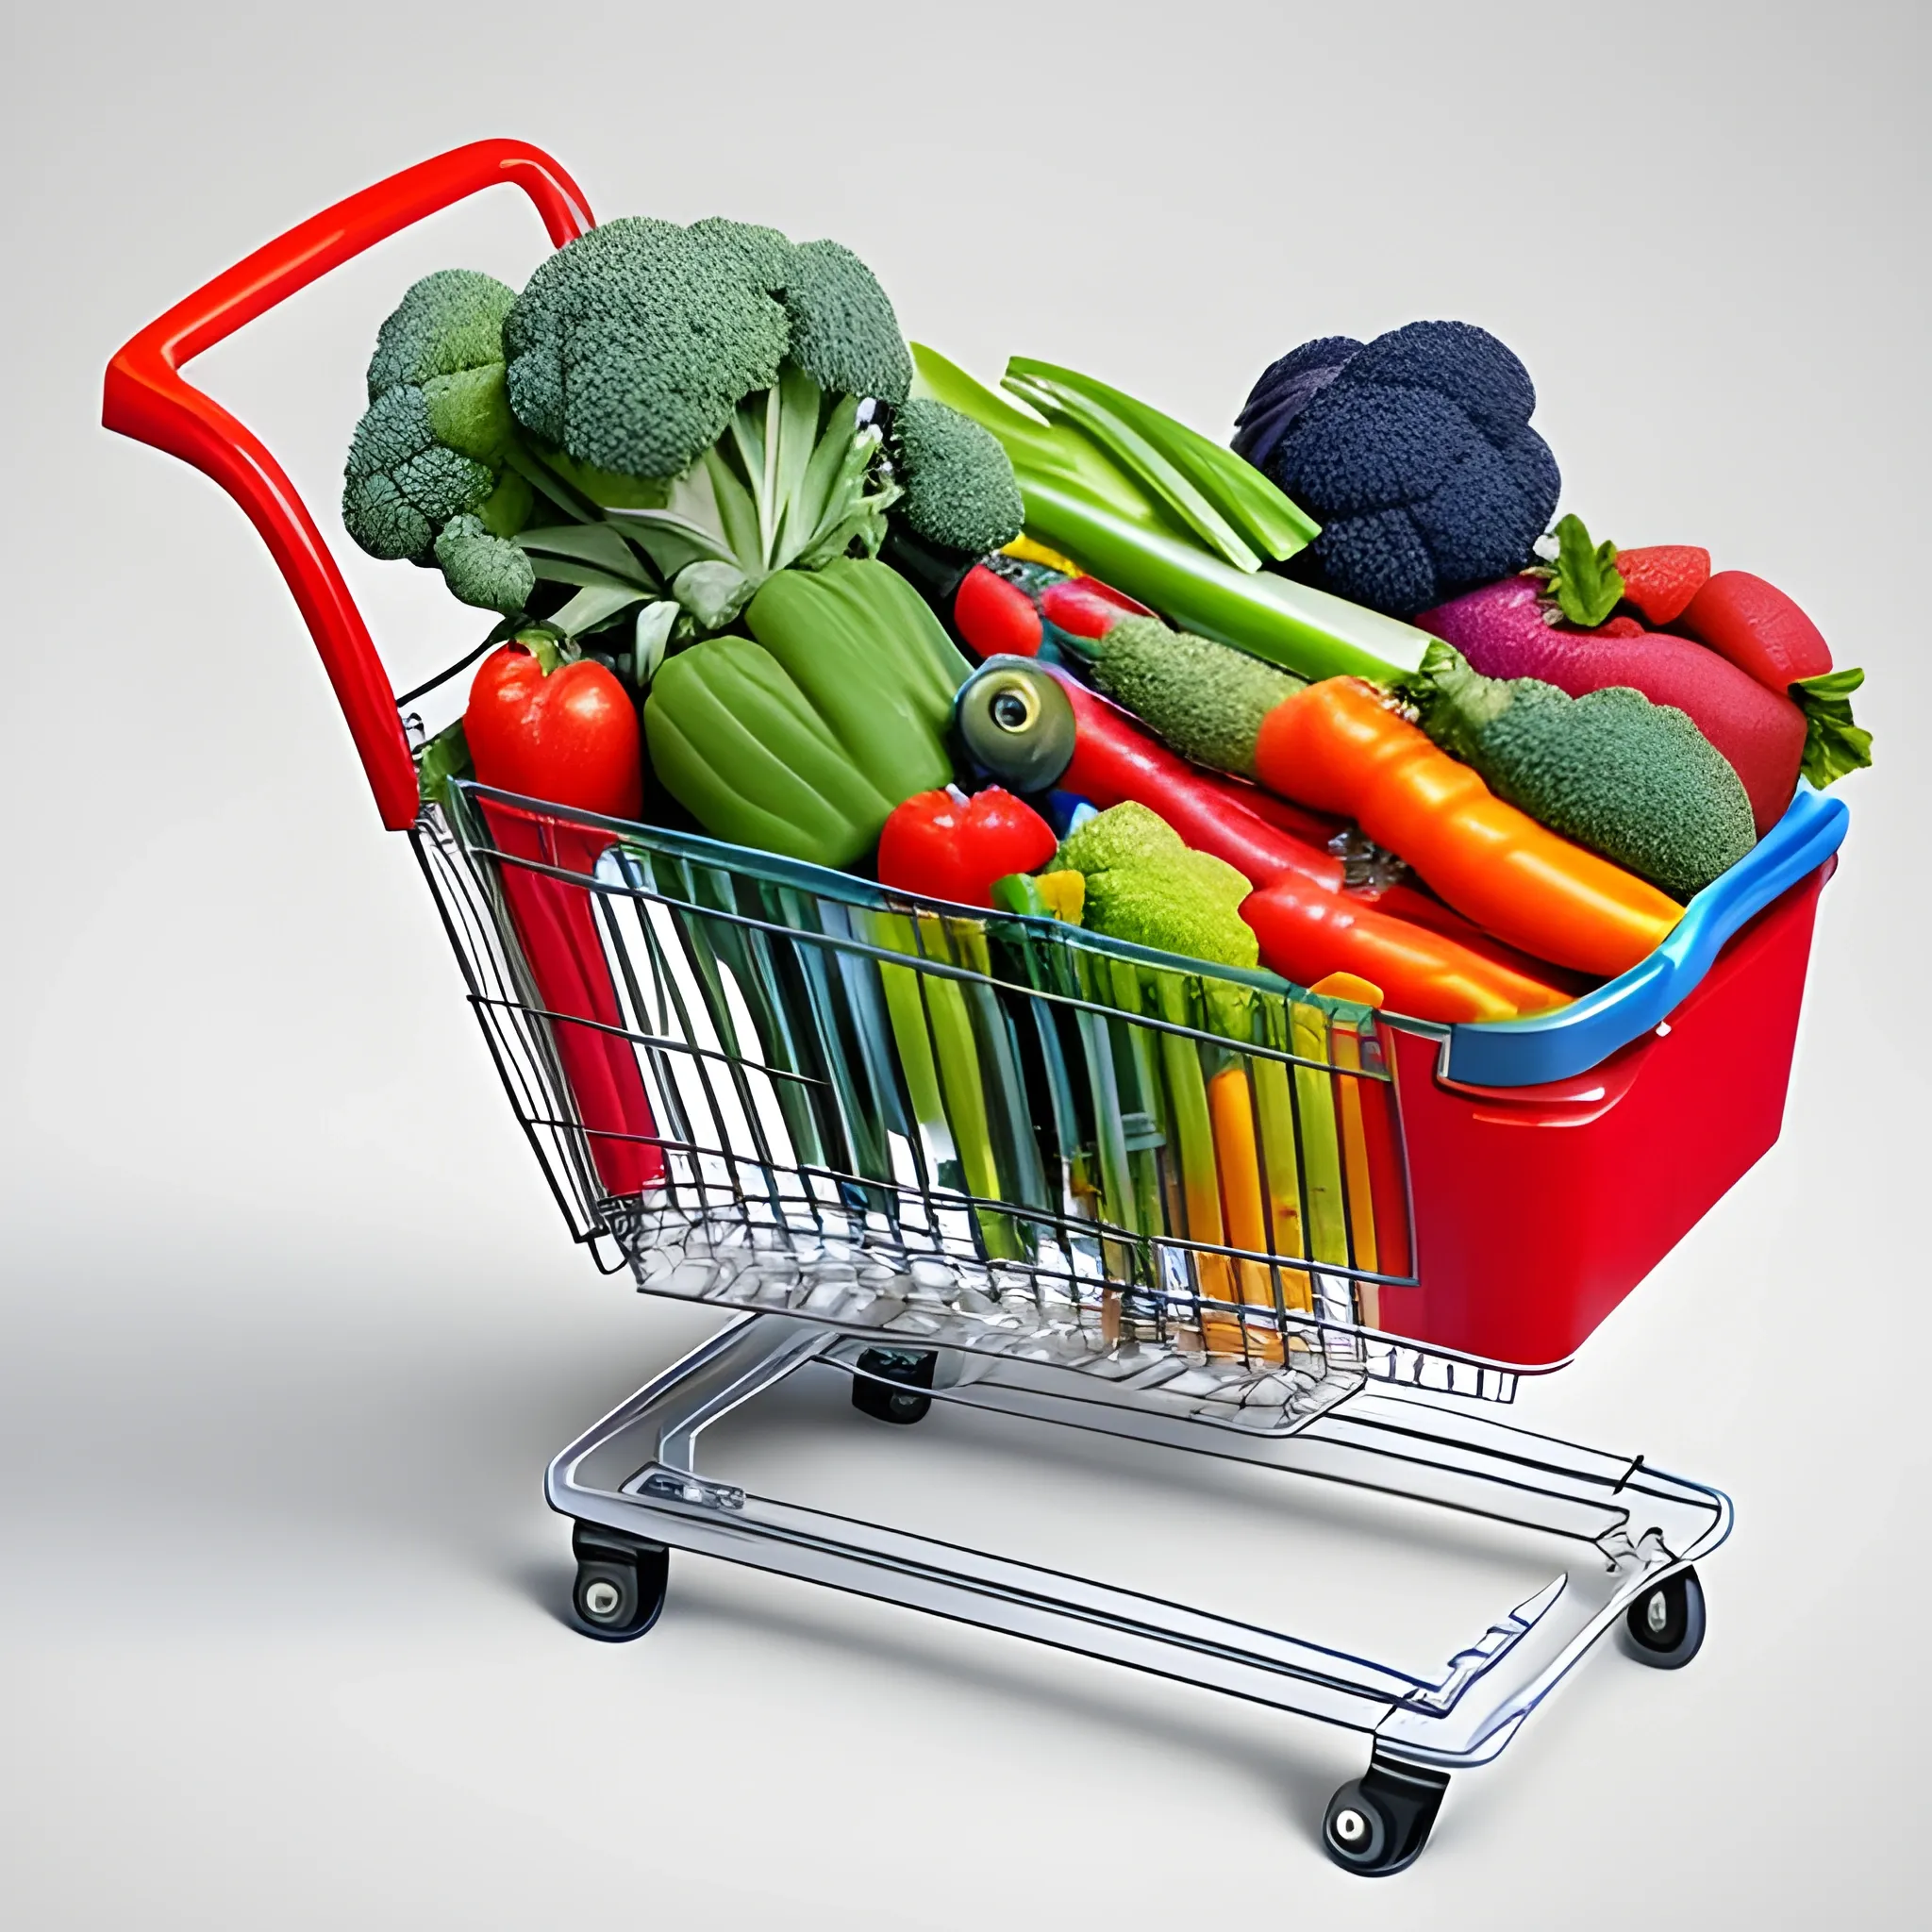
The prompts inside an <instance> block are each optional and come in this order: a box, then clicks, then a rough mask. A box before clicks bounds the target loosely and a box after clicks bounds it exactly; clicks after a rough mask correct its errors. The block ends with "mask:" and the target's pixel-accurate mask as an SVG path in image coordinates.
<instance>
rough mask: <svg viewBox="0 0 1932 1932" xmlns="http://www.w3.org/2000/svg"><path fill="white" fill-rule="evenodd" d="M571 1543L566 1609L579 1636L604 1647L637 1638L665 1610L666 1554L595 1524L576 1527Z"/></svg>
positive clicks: (659, 1547)
mask: <svg viewBox="0 0 1932 1932" xmlns="http://www.w3.org/2000/svg"><path fill="white" fill-rule="evenodd" d="M570 1541H571V1548H572V1550H573V1551H574V1552H575V1555H576V1559H577V1580H576V1583H575V1587H574V1588H573V1589H572V1591H571V1593H570V1600H571V1607H572V1608H573V1609H574V1610H575V1612H576V1615H577V1624H578V1626H579V1628H581V1629H582V1631H583V1633H584V1635H585V1636H586V1637H595V1638H598V1639H600V1640H601V1641H604V1642H606V1643H628V1642H629V1641H631V1639H632V1638H634V1637H641V1636H642V1635H643V1634H644V1632H645V1631H646V1630H648V1629H649V1628H650V1627H651V1625H652V1624H655V1623H656V1622H657V1621H658V1615H659V1613H660V1612H661V1611H662V1610H663V1608H664V1591H665V1586H666V1585H667V1584H668V1583H669V1582H670V1580H671V1552H670V1551H669V1550H667V1549H666V1548H665V1547H664V1546H663V1544H661V1543H647V1542H645V1541H642V1540H641V1538H638V1537H627V1536H623V1535H620V1534H619V1533H618V1532H617V1531H615V1530H609V1529H606V1528H604V1527H603V1526H602V1525H601V1524H594V1523H579V1524H577V1525H576V1527H575V1529H574V1530H572V1532H571V1539H570Z"/></svg>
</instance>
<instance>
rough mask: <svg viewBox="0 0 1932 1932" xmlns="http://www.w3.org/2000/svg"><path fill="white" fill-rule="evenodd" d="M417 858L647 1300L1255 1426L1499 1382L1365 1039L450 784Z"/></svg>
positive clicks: (946, 911)
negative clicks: (1160, 1398)
mask: <svg viewBox="0 0 1932 1932" xmlns="http://www.w3.org/2000/svg"><path fill="white" fill-rule="evenodd" d="M416 841H417V849H418V852H419V854H420V856H421V858H422V860H423V863H424V867H425V873H426V874H427V875H428V877H429V880H430V883H431V886H432V888H433V889H434V891H435V892H436V896H437V899H438V902H439V904H440V906H441V908H442V915H443V919H444V923H445V925H446V927H447V928H448V930H449V933H450V936H451V939H452V941H453V942H454V943H455V946H456V950H457V952H458V958H460V959H461V961H462V963H463V969H464V972H465V974H466V977H467V979H468V982H469V990H470V995H471V999H472V1001H473V1004H474V1005H475V1008H476V1011H477V1014H478V1018H479V1020H480V1021H481V1023H482V1025H483V1029H484V1032H485V1035H486V1037H487V1038H488V1039H489V1041H490V1042H491V1051H492V1055H493V1057H494V1058H495V1060H496V1064H497V1067H498V1070H499V1072H500V1073H501V1074H502V1075H503V1079H504V1084H505V1087H506V1089H507V1091H508V1093H509V1095H510V1098H511V1102H512V1105H513V1106H514V1108H515V1109H516V1112H517V1115H518V1118H519V1119H520V1120H521V1121H522V1123H523V1124H524V1126H525V1131H526V1133H527V1134H528V1135H529V1137H530V1139H531V1141H532V1144H533V1146H534V1147H535V1148H536V1151H537V1153H538V1155H539V1158H540V1159H541V1162H542V1165H543V1167H544V1170H545V1173H546V1174H547V1175H548V1176H549V1179H550V1182H551V1186H552V1188H553V1191H555V1192H556V1194H557V1196H558V1203H559V1205H560V1207H561V1208H562V1209H563V1211H564V1214H565V1216H566V1218H567V1219H568V1220H569V1222H570V1224H571V1226H572V1230H573V1232H574V1234H575V1236H576V1237H577V1238H578V1239H579V1240H580V1241H586V1242H588V1243H590V1244H591V1245H592V1246H593V1248H594V1250H595V1251H596V1253H597V1255H598V1257H599V1260H600V1262H601V1264H602V1265H604V1266H606V1267H607V1268H616V1267H623V1266H624V1265H625V1264H628V1265H629V1267H630V1268H631V1270H632V1271H633V1272H634V1274H636V1276H637V1278H638V1280H639V1282H640V1285H641V1286H642V1287H643V1288H645V1289H646V1290H648V1291H652V1292H657V1293H664V1294H672V1295H680V1296H686V1297H691V1298H697V1299H705V1300H710V1301H715V1302H719V1303H723V1304H726V1305H730V1306H737V1307H760V1308H783V1309H788V1310H791V1311H794V1312H799V1313H804V1314H808V1315H810V1316H812V1317H813V1318H814V1319H816V1320H819V1321H823V1322H826V1323H829V1324H835V1325H838V1326H841V1327H845V1328H848V1329H850V1330H852V1331H854V1332H856V1333H871V1334H874V1335H875V1336H876V1337H877V1338H878V1340H879V1341H881V1342H882V1343H890V1344H891V1345H895V1346H901V1347H906V1346H924V1347H948V1348H961V1349H967V1350H973V1351H977V1352H982V1353H1005V1354H1017V1355H1022V1356H1026V1357H1035V1358H1040V1359H1052V1360H1056V1361H1059V1362H1062V1363H1066V1364H1069V1365H1073V1366H1077V1367H1080V1368H1083V1369H1087V1370H1090V1371H1091V1372H1092V1373H1093V1374H1097V1375H1100V1376H1102V1377H1104V1378H1107V1379H1109V1380H1112V1381H1116V1382H1122V1383H1126V1384H1130V1385H1132V1386H1133V1387H1135V1388H1136V1389H1137V1390H1141V1389H1149V1388H1153V1387H1156V1386H1158V1387H1160V1388H1162V1389H1164V1390H1165V1391H1167V1393H1168V1395H1169V1396H1170V1397H1172V1398H1174V1399H1190V1400H1191V1399H1195V1398H1198V1399H1199V1400H1201V1401H1202V1402H1204V1403H1206V1404H1208V1405H1209V1406H1210V1407H1219V1408H1221V1409H1223V1410H1239V1411H1241V1413H1242V1414H1243V1415H1246V1416H1248V1417H1249V1419H1250V1420H1251V1421H1252V1422H1253V1423H1254V1424H1256V1425H1259V1426H1279V1425H1282V1424H1285V1423H1287V1422H1290V1421H1291V1419H1293V1418H1295V1417H1306V1416H1308V1415H1312V1414H1313V1413H1317V1412H1319V1411H1320V1410H1321V1409H1322V1408H1324V1407H1327V1406H1328V1405H1329V1403H1330V1402H1332V1401H1333V1400H1336V1399H1339V1398H1340V1396H1341V1394H1344V1393H1346V1392H1347V1391H1348V1390H1349V1389H1351V1388H1354V1387H1357V1386H1359V1384H1360V1382H1361V1380H1362V1378H1363V1377H1364V1376H1365V1375H1368V1374H1375V1375H1379V1376H1383V1377H1391V1378H1394V1379H1399V1380H1403V1381H1407V1382H1411V1383H1416V1384H1421V1385H1424V1386H1430V1387H1435V1388H1441V1389H1452V1390H1457V1391H1462V1392H1470V1393H1476V1394H1482V1395H1488V1396H1491V1397H1492V1398H1493V1397H1502V1398H1507V1395H1508V1394H1509V1393H1510V1392H1511V1391H1512V1390H1513V1378H1510V1377H1508V1376H1507V1375H1504V1374H1498V1373H1497V1372H1495V1371H1493V1370H1490V1369H1487V1368H1485V1367H1483V1366H1482V1365H1478V1364H1472V1363H1467V1362H1461V1361H1457V1360H1456V1359H1454V1358H1452V1357H1444V1356H1441V1355H1439V1354H1437V1353H1436V1352H1433V1351H1428V1350H1424V1349H1419V1348H1416V1347H1414V1346H1412V1345H1407V1344H1401V1343H1398V1342H1394V1341H1391V1340H1389V1339H1388V1338H1383V1337H1380V1336H1378V1335H1377V1334H1376V1333H1375V1332H1374V1331H1375V1325H1376V1315H1377V1300H1378V1295H1379V1291H1380V1289H1381V1287H1382V1286H1384V1285H1386V1284H1391V1283H1399V1284H1407V1283H1411V1282H1413V1280H1414V1279H1415V1276H1414V1274H1413V1262H1412V1257H1413V1252H1414V1243H1413V1241H1412V1239H1411V1235H1410V1231H1409V1204H1408V1198H1407V1182H1406V1177H1405V1174H1404V1169H1403V1160H1402V1134H1401V1118H1400V1109H1399V1106H1398V1103H1397V1095H1396V1090H1395V1085H1394V1082H1393V1080H1392V1079H1391V1074H1390V1071H1389V1068H1388V1065H1387V1063H1386V1060H1385V1058H1384V1054H1383V1041H1382V1038H1381V1036H1380V1034H1379V1033H1378V1030H1377V1022H1376V1016H1375V1014H1374V1012H1373V1011H1372V1010H1371V1009H1368V1008H1359V1007H1354V1006H1350V1005H1348V1004H1346V1003H1343V1002H1338V1001H1333V1000H1326V999H1321V998H1317V997H1315V996H1313V995H1310V994H1307V993H1305V992H1302V991H1298V990H1296V989H1292V988H1289V987H1287V986H1285V985H1284V983H1283V982H1280V981H1278V980H1275V979H1273V978H1272V977H1271V976H1270V975H1267V974H1241V973H1236V972H1224V971H1221V970H1218V969H1205V968H1198V967H1183V966H1180V965H1178V964H1176V963H1175V962H1174V961H1173V960H1171V959H1169V958H1166V957H1165V956H1162V955H1158V954H1151V953H1146V952H1143V951H1141V949H1138V948H1135V947H1131V946H1124V945H1120V944H1116V943H1114V942H1111V941H1105V940H1102V939H1099V938H1097V937H1096V936H1093V935H1091V934H1087V933H1084V932H1081V931H1079V930H1078V929H1076V928H1071V927H1064V926H1058V925H1056V924H1052V923H1050V922H1044V921H1040V920H1031V919H1025V920H1023V919H1017V918H1009V917H1005V916H1002V915H995V914H974V915H972V916H968V915H965V914H963V913H961V912H960V911H958V909H957V908H945V907H941V906H939V905H936V904H933V903H929V902H923V901H919V900H916V899H913V898H908V896H906V895H904V894H900V893H895V892H887V891H883V890H882V889H880V888H878V887H876V886H874V885H871V884H869V883H868V882H866V881H864V880H860V879H857V878H850V877H847V876H845V875H844V874H832V873H825V872H823V871H820V870H819V869H817V868H812V867H806V866H799V865H795V864H792V863H791V862H789V861H786V860H782V859H775V858H765V857H762V856H758V855H752V854H748V853H745V852H742V851H741V850H739V849H737V848H733V847H726V846H722V845H719V844H716V843H715V842H713V841H708V840H704V839H699V838H694V837H690V836H686V835H683V834H678V833H674V832H666V831H658V830H655V829H646V828H643V827H639V826H634V825H621V824H614V823H608V822H604V821H600V820H596V819H593V818H587V817H582V816H579V815H576V814H572V813H568V812H562V811H558V810H557V809H555V808H549V807H536V806H533V805H532V804H531V803H530V802H529V801H525V800H519V799H512V798H510V797H508V795H506V794H502V793H497V792H492V791H489V790H488V789H487V788H483V787H479V786H475V785H470V784H458V785H456V786H454V787H452V788H451V791H450V795H449V799H448V804H447V808H428V809H426V810H425V814H424V817H423V820H422V821H421V823H420V824H419V825H418V828H417V835H416Z"/></svg>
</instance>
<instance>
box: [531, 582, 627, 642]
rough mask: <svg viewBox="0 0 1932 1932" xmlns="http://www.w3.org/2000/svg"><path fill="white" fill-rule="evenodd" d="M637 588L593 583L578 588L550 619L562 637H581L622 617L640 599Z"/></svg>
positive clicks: (625, 585)
mask: <svg viewBox="0 0 1932 1932" xmlns="http://www.w3.org/2000/svg"><path fill="white" fill-rule="evenodd" d="M639 602H641V598H640V596H639V594H638V592H637V591H635V590H633V589H632V588H631V587H630V586H629V585H627V584H618V585H615V586H611V585H604V584H592V585H590V586H588V587H587V588H585V589H584V590H581V591H578V592H577V593H576V595H575V597H573V598H572V599H571V600H570V602H569V603H568V604H566V605H565V606H564V607H563V608H562V609H561V610H559V611H558V613H557V614H556V615H555V616H554V617H552V618H551V620H550V622H551V623H552V624H553V625H556V627H557V628H558V630H560V631H561V632H562V633H563V634H564V636H565V637H570V638H575V637H581V636H583V634H584V633H585V632H586V631H591V630H595V629H596V628H597V627H598V625H604V624H608V623H609V622H610V620H611V619H612V618H613V617H621V616H622V615H623V614H624V613H625V611H626V610H628V609H629V608H630V607H631V606H632V605H633V604H636V603H639Z"/></svg>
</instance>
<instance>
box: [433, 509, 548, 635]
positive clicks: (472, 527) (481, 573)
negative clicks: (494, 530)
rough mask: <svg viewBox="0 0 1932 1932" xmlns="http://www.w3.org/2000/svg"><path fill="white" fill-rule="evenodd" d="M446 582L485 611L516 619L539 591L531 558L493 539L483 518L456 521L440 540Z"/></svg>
mask: <svg viewBox="0 0 1932 1932" xmlns="http://www.w3.org/2000/svg"><path fill="white" fill-rule="evenodd" d="M436 561H437V563H438V564H439V565H440V566H441V571H442V578H443V582H444V583H446V584H447V585H448V586H449V587H450V590H451V591H453V592H454V593H455V594H456V595H457V596H458V597H460V598H461V599H462V601H463V602H464V603H465V604H474V605H475V606H476V607H477V608H478V609H481V610H500V611H502V612H503V614H504V615H505V616H506V617H513V616H515V615H516V613H517V612H518V611H520V610H521V609H522V608H524V606H525V604H527V603H528V602H529V599H530V592H531V591H533V590H535V589H536V588H537V573H536V570H535V569H534V567H533V566H532V565H531V562H530V559H529V558H528V556H527V555H526V554H525V552H524V551H522V550H519V549H518V548H517V546H516V545H515V544H514V543H512V542H510V541H508V539H507V538H503V537H498V536H495V535H492V534H491V531H490V530H489V529H488V528H487V527H486V526H485V525H484V523H483V520H482V519H481V518H480V517H474V516H459V517H452V518H451V519H450V521H449V522H448V523H446V524H445V525H443V526H442V531H441V535H440V536H439V537H438V538H437V540H436Z"/></svg>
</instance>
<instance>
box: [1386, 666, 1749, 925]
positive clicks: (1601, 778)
mask: <svg viewBox="0 0 1932 1932" xmlns="http://www.w3.org/2000/svg"><path fill="white" fill-rule="evenodd" d="M1405 694H1406V695H1407V697H1408V699H1409V701H1410V702H1411V703H1412V704H1413V705H1414V706H1415V707H1416V709H1417V711H1418V713H1419V714H1420V716H1421V719H1422V724H1423V729H1424V730H1425V731H1426V732H1427V733H1428V734H1429V736H1430V737H1431V738H1432V739H1434V740H1435V741H1436V742H1437V743H1438V744H1440V745H1441V747H1442V748H1443V750H1445V751H1447V752H1449V753H1450V754H1451V755H1452V756H1453V757H1456V758H1460V759H1461V760H1462V761H1463V762H1464V763H1465V764H1467V765H1469V766H1472V767H1473V768H1474V770H1475V771H1477V772H1479V773H1480V774H1482V776H1483V778H1484V780H1485V782H1487V784H1488V785H1489V787H1490V789H1491V791H1494V792H1495V793H1496V795H1497V796H1498V797H1499V798H1506V799H1507V800H1508V801H1509V803H1510V804H1511V805H1514V806H1517V807H1519V808H1521V809H1523V810H1524V811H1526V812H1527V813H1528V814H1529V815H1530V817H1531V818H1533V819H1535V820H1537V821H1538V822H1539V823H1540V824H1545V825H1547V826H1549V828H1550V829H1551V830H1552V831H1553V832H1560V833H1562V835H1563V836H1564V837H1565V838H1566V839H1574V840H1575V841H1576V842H1577V843H1578V844H1579V845H1587V846H1589V847H1590V849H1591V851H1592V852H1600V853H1602V854H1603V856H1604V857H1605V858H1608V859H1611V860H1613V861H1614V862H1615V863H1617V864H1618V865H1621V866H1624V867H1627V868H1628V869H1629V870H1630V871H1631V872H1634V873H1636V874H1639V876H1640V877H1642V878H1646V879H1649V880H1650V881H1651V883H1652V884H1653V885H1657V886H1661V887H1662V888H1663V890H1664V891H1667V892H1669V893H1671V894H1672V895H1673V896H1674V897H1675V898H1678V899H1689V898H1690V897H1691V895H1692V894H1693V893H1696V892H1700V891H1703V890H1704V888H1705V887H1706V886H1707V885H1709V884H1710V882H1711V881H1712V880H1713V879H1714V878H1716V877H1717V876H1718V874H1720V873H1724V872H1726V871H1728V870H1729V869H1730V868H1731V867H1732V866H1733V865H1735V864H1736V863H1737V862H1738V860H1739V859H1740V858H1743V856H1744V855H1745V854H1746V853H1747V852H1749V851H1750V850H1751V848H1752V846H1753V845H1754V844H1755V843H1756V842H1757V827H1756V824H1754V822H1753V819H1752V816H1751V801H1750V798H1749V797H1748V796H1747V795H1746V793H1745V791H1744V787H1743V783H1742V781H1741V780H1740V778H1739V776H1738V774H1737V773H1736V772H1735V771H1734V770H1732V768H1731V765H1730V762H1729V760H1728V759H1726V758H1724V755H1723V754H1722V753H1721V752H1719V751H1718V750H1717V748H1716V747H1715V746H1714V745H1713V744H1712V743H1711V742H1710V741H1709V740H1708V739H1707V738H1706V737H1705V736H1704V734H1703V733H1702V732H1701V731H1699V730H1698V728H1697V726H1696V725H1695V724H1692V723H1691V719H1690V718H1689V717H1688V716H1687V715H1686V714H1685V713H1684V712H1682V711H1680V710H1678V709H1677V708H1676V707H1675V706H1674V705H1654V704H1652V703H1651V701H1650V700H1649V699H1648V698H1647V697H1645V696H1644V695H1643V694H1642V692H1641V691H1632V690H1630V689H1628V688H1627V687H1625V686H1623V685H1612V686H1609V687H1607V689H1605V690H1603V691H1590V692H1588V693H1586V694H1585V695H1584V696H1582V697H1580V698H1573V697H1570V696H1569V695H1567V694H1566V693H1565V692H1563V691H1558V690H1557V688H1556V686H1555V685H1552V684H1544V683H1542V682H1541V680H1540V679H1537V678H1533V677H1512V678H1501V677H1484V676H1483V675H1481V674H1480V673H1479V672H1475V671H1473V670H1471V669H1470V667H1469V665H1468V663H1467V662H1466V661H1465V660H1464V658H1462V656H1461V654H1460V653H1459V652H1457V651H1456V650H1455V649H1454V648H1453V647H1452V646H1450V645H1448V644H1444V643H1436V644H1431V645H1430V646H1429V649H1428V651H1427V653H1426V654H1425V655H1424V658H1423V662H1422V668H1421V670H1420V671H1418V672H1417V673H1416V674H1415V675H1414V676H1413V677H1412V678H1410V679H1408V680H1407V682H1406V685H1405Z"/></svg>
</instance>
